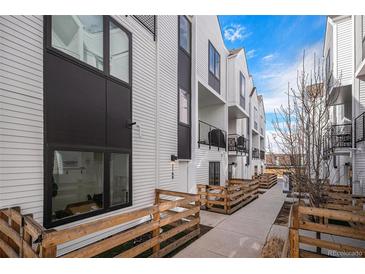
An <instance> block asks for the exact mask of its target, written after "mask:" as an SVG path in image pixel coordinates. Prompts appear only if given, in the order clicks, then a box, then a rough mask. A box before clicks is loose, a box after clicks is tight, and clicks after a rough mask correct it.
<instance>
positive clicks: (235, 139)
mask: <svg viewBox="0 0 365 274" xmlns="http://www.w3.org/2000/svg"><path fill="white" fill-rule="evenodd" d="M228 151H235V152H237V154H238V153H241V155H242V154H243V153H247V152H248V139H246V138H245V137H244V136H241V135H238V134H228Z"/></svg>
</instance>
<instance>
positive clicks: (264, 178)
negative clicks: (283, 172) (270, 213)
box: [253, 173, 278, 189]
mask: <svg viewBox="0 0 365 274" xmlns="http://www.w3.org/2000/svg"><path fill="white" fill-rule="evenodd" d="M253 179H257V180H259V186H260V188H265V189H269V188H272V187H273V186H274V185H276V183H277V182H278V176H277V175H276V174H271V173H264V174H260V175H258V176H253Z"/></svg>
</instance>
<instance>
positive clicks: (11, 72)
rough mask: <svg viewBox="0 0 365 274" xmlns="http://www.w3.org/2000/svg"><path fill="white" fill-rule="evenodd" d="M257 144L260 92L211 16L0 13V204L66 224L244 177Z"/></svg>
mask: <svg viewBox="0 0 365 274" xmlns="http://www.w3.org/2000/svg"><path fill="white" fill-rule="evenodd" d="M231 134H237V135H238V137H237V138H235V139H234V141H235V147H236V151H235V153H236V154H235V155H232V154H231V152H232V151H231V150H230V147H231V148H232V145H231V144H233V143H231V142H230V139H229V138H230V136H231ZM239 137H243V138H239ZM242 140H243V142H241V141H242ZM254 149H258V150H261V151H262V152H263V153H262V152H261V153H259V155H258V157H257V152H256V150H255V156H254V155H253V154H254ZM264 149H265V115H264V103H263V98H262V97H261V96H259V95H257V92H256V89H255V88H254V86H253V79H252V77H251V76H250V75H249V72H248V68H247V63H246V58H245V54H244V50H239V51H229V50H228V49H227V48H226V47H225V45H224V41H223V39H222V35H221V29H220V25H219V21H218V18H217V16H146V15H145V16H124V15H119V16H0V175H1V176H0V208H6V207H12V206H19V207H21V210H22V212H23V213H25V214H27V213H31V214H33V216H34V219H35V220H36V221H38V222H39V223H41V224H42V225H43V226H44V227H46V228H52V227H57V228H64V227H69V226H75V225H78V224H81V223H84V222H89V221H91V220H96V219H98V218H101V217H105V216H110V215H113V214H117V213H121V212H127V211H130V210H132V209H138V208H143V207H146V206H150V205H152V204H153V203H154V192H155V189H156V188H162V189H168V190H175V191H182V192H190V193H194V192H196V184H197V183H206V184H214V185H224V184H225V182H226V180H227V179H228V177H229V173H230V172H231V176H233V177H235V178H251V176H252V175H253V174H255V173H261V172H263V171H264V157H260V154H264ZM232 162H235V163H236V172H235V173H234V175H232V174H233V172H232V170H231V171H230V166H232V165H229V164H230V163H232ZM131 225H132V224H131ZM127 228H128V226H123V227H118V228H115V229H113V230H110V231H106V232H103V233H99V234H97V235H92V236H88V237H84V238H83V239H82V240H81V241H74V242H72V243H69V244H67V245H64V246H61V247H60V248H59V250H58V253H59V254H63V253H66V252H69V251H70V250H74V249H76V248H79V247H81V246H84V245H86V244H88V243H91V242H94V241H97V240H99V239H102V238H105V237H107V236H109V235H111V234H114V233H116V232H118V231H122V230H125V229H127Z"/></svg>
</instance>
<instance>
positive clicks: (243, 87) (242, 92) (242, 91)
mask: <svg viewBox="0 0 365 274" xmlns="http://www.w3.org/2000/svg"><path fill="white" fill-rule="evenodd" d="M240 95H241V96H242V97H245V95H246V78H245V76H244V75H243V74H242V72H240Z"/></svg>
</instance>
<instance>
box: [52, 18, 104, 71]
mask: <svg viewBox="0 0 365 274" xmlns="http://www.w3.org/2000/svg"><path fill="white" fill-rule="evenodd" d="M103 32H104V31H103V16H101V15H90V16H89V15H56V16H52V47H54V48H56V49H58V50H60V51H62V52H63V53H66V54H67V55H70V56H72V57H74V58H76V59H78V60H80V61H82V62H85V63H86V64H88V65H90V66H93V67H95V68H97V69H99V70H103V64H104V60H103V58H104V56H103V37H104V34H103Z"/></svg>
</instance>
